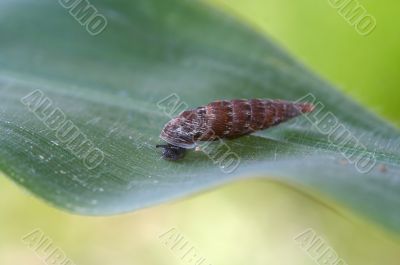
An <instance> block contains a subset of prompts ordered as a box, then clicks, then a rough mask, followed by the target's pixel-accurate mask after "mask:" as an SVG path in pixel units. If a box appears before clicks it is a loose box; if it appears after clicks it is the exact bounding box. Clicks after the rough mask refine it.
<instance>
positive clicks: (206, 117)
mask: <svg viewBox="0 0 400 265" xmlns="http://www.w3.org/2000/svg"><path fill="white" fill-rule="evenodd" d="M313 109H314V106H313V105H312V104H311V103H297V102H290V101H285V100H272V99H249V100H245V99H234V100H219V101H214V102H211V103H209V104H208V105H205V106H201V107H198V108H196V109H192V110H187V111H184V112H182V113H181V114H180V115H179V116H177V117H175V118H173V119H172V120H170V121H169V122H168V123H167V124H166V125H165V126H164V128H163V130H162V131H161V134H160V138H161V139H162V140H164V141H165V142H167V143H168V144H167V145H157V147H163V148H164V152H163V157H164V158H165V159H168V160H178V159H181V158H182V157H183V155H184V152H185V151H186V149H192V148H195V147H196V143H197V142H198V141H213V140H216V139H224V138H228V139H233V138H237V137H240V136H244V135H247V134H251V133H253V132H255V131H259V130H264V129H267V128H269V127H271V126H275V125H278V124H280V123H282V122H285V121H288V120H290V119H292V118H294V117H297V116H299V115H301V114H304V113H309V112H312V111H313Z"/></svg>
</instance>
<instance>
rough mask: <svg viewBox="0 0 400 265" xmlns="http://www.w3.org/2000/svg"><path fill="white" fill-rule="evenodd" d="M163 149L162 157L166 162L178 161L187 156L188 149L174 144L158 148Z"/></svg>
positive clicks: (158, 146) (157, 146)
mask: <svg viewBox="0 0 400 265" xmlns="http://www.w3.org/2000/svg"><path fill="white" fill-rule="evenodd" d="M160 147H161V148H163V152H162V157H163V158H164V159H166V160H171V161H176V160H179V159H182V158H183V157H184V156H185V153H186V149H185V148H182V147H179V146H175V145H172V144H159V145H156V148H160Z"/></svg>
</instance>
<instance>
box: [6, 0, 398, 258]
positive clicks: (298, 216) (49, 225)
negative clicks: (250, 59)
mask: <svg viewBox="0 0 400 265" xmlns="http://www.w3.org/2000/svg"><path fill="white" fill-rule="evenodd" d="M211 2H212V4H215V5H217V6H219V8H222V9H224V10H225V11H227V12H230V13H233V14H235V15H237V16H239V17H240V18H241V19H242V20H244V21H245V22H246V23H249V24H252V25H255V26H256V27H257V28H258V29H259V31H260V32H262V33H264V32H268V34H270V35H272V37H273V38H274V39H275V40H276V41H277V42H278V43H280V44H282V45H283V46H284V47H285V48H286V49H288V50H289V51H290V52H291V53H292V54H294V56H296V57H297V58H299V60H300V61H302V62H303V63H304V64H306V65H307V66H308V67H310V68H311V69H312V70H313V71H315V72H317V73H318V74H320V75H321V76H323V77H324V78H325V79H327V80H329V81H330V82H332V83H334V84H336V85H337V86H338V88H340V89H341V90H343V91H345V93H347V94H348V95H349V96H351V97H352V98H354V99H355V100H357V101H359V102H362V103H363V104H364V105H366V106H368V107H369V108H370V109H371V110H373V111H375V112H377V113H378V114H380V115H383V116H384V117H386V118H387V119H389V120H390V121H392V122H393V123H395V124H397V125H399V124H400V112H399V107H398V104H397V99H398V95H399V92H398V89H397V88H398V87H400V86H399V84H400V76H399V75H398V71H399V69H400V60H399V59H400V50H399V49H398V47H400V34H399V32H398V25H400V17H399V16H398V15H397V14H396V13H397V12H398V10H400V9H399V8H400V2H396V1H394V0H393V1H380V2H378V1H371V0H363V1H360V3H362V4H363V5H364V7H365V8H366V9H367V10H368V11H369V13H371V14H373V15H374V16H375V17H376V20H377V27H376V29H375V30H374V31H373V32H372V34H370V35H369V36H366V37H363V36H360V35H359V34H357V32H356V31H355V29H354V28H353V27H352V26H350V25H349V24H347V22H346V21H345V20H344V19H343V18H342V17H341V16H340V15H339V14H338V13H337V11H336V10H335V9H333V8H332V7H331V6H330V4H329V2H328V0H324V1H316V0H303V1H294V0H280V1H276V0H275V1H270V0H229V1H228V0H214V1H211ZM0 194H1V195H0V196H1V197H0V199H1V201H2V207H1V211H0V227H1V230H0V231H1V233H0V264H2V265H11V264H13V265H14V264H30V265H36V264H45V262H43V261H42V260H41V259H40V257H38V256H36V254H35V252H34V251H33V250H32V249H30V248H28V247H27V246H26V245H25V244H24V243H23V242H22V241H21V238H22V237H23V236H24V235H26V234H28V233H29V232H31V231H33V230H34V229H36V228H40V229H42V230H43V232H45V234H46V235H47V236H49V237H50V238H51V239H52V240H53V242H54V244H55V245H56V246H58V247H60V248H61V249H62V250H63V251H64V252H65V253H66V255H67V256H68V257H69V258H70V259H71V260H72V261H74V263H75V264H86V265H94V264H96V265H97V264H113V265H122V264H124V265H125V264H164V265H165V264H177V265H178V264H188V263H186V262H183V261H181V260H180V259H179V256H177V255H176V253H175V252H173V251H171V250H170V249H169V248H168V247H166V246H165V245H164V244H163V243H162V241H160V239H159V238H158V237H159V235H161V234H162V233H165V232H167V231H168V230H170V229H171V228H176V229H177V230H179V231H180V232H181V233H182V235H184V236H185V238H186V239H187V240H189V241H190V242H191V243H192V244H193V247H196V250H197V252H198V253H199V254H201V255H202V256H204V257H205V258H206V259H207V261H208V262H209V263H210V264H214V265H216V264H219V265H224V264H226V265H228V264H229V265H239V264H246V263H250V264H256V265H258V264H260V265H261V264H296V265H297V264H301V265H303V264H315V262H314V261H313V260H312V259H311V258H310V257H309V256H308V254H307V253H306V252H305V251H303V249H301V248H300V247H299V246H298V245H296V242H295V241H294V240H293V238H294V237H295V236H296V235H298V234H299V233H301V232H303V231H305V230H306V229H307V228H312V229H314V231H315V232H316V233H317V234H318V235H319V236H321V237H323V238H324V239H325V241H326V242H327V243H328V244H329V246H331V247H332V248H333V249H334V250H335V251H336V252H337V253H338V255H339V256H340V257H341V258H342V259H343V260H345V261H346V262H347V264H349V265H350V264H351V265H358V264H363V265H366V264H385V265H396V264H400V240H399V237H398V236H397V235H392V234H390V233H389V232H387V231H384V230H383V229H382V228H380V227H377V226H376V225H375V224H370V223H368V222H367V221H365V220H363V219H362V218H361V217H357V216H353V214H351V213H349V212H347V210H346V209H343V208H341V207H340V206H339V205H334V204H333V203H332V202H328V201H326V200H323V202H321V201H320V200H321V199H316V198H318V197H317V196H309V195H306V194H304V193H302V192H300V191H296V190H295V189H293V188H292V187H289V186H284V185H282V184H279V183H274V182H268V181H263V180H252V181H245V182H238V183H235V184H231V185H228V186H225V187H223V188H220V189H217V190H214V191H211V192H207V193H204V194H200V195H197V196H195V197H192V198H189V199H185V200H181V201H177V202H173V203H168V204H165V205H161V206H157V207H153V208H150V209H145V210H141V211H138V212H135V213H130V214H126V215H120V216H114V217H82V216H75V215H71V214H68V213H65V212H62V211H60V210H58V209H54V208H52V207H50V206H49V205H47V204H46V203H43V202H42V201H39V200H38V199H36V198H33V197H32V196H30V195H29V194H27V193H26V192H25V191H24V190H22V189H20V188H19V187H17V186H16V185H15V184H14V183H12V182H11V181H9V180H8V179H7V178H5V177H1V178H0ZM205 265H208V263H207V264H205Z"/></svg>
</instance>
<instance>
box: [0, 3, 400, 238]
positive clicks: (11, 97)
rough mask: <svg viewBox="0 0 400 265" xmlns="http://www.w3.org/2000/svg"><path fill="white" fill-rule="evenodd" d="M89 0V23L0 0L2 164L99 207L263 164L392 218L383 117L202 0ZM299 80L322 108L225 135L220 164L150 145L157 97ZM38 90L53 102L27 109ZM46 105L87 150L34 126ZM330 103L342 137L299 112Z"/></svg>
mask: <svg viewBox="0 0 400 265" xmlns="http://www.w3.org/2000/svg"><path fill="white" fill-rule="evenodd" d="M91 3H92V4H93V6H94V7H95V8H96V9H97V10H98V12H99V14H102V15H104V16H105V17H106V18H107V22H108V25H107V27H106V28H105V30H104V32H102V33H101V34H98V35H96V36H92V35H91V34H89V33H88V32H87V31H86V27H85V26H84V25H83V26H82V25H81V24H80V23H78V22H77V21H76V20H75V18H74V17H73V16H71V14H70V13H69V10H67V9H66V8H64V7H62V6H61V5H60V4H59V2H57V1H38V0H35V1H33V0H25V1H23V0H18V1H17V0H16V1H3V2H1V3H0V10H1V11H0V12H1V16H0V19H1V21H0V22H1V23H0V34H1V36H2V40H1V42H0V49H1V53H0V91H1V92H0V93H1V100H2V102H1V107H0V130H1V133H0V169H1V170H2V171H3V172H4V173H5V174H6V175H7V176H8V177H10V178H12V179H13V180H14V181H16V182H17V183H19V184H20V185H22V186H24V187H26V188H27V189H28V190H30V191H32V192H33V193H35V194H36V195H37V196H39V197H41V198H43V199H45V200H47V201H49V202H51V203H52V204H54V205H56V206H58V207H61V208H63V209H66V210H69V211H72V212H76V213H81V214H94V215H100V214H113V213H120V212H126V211H131V210H135V209H139V208H142V207H148V206H151V205H154V204H157V203H161V202H164V201H168V200H171V199H175V198H178V197H182V196H184V195H189V194H193V193H194V192H198V191H201V190H204V189H209V188H211V187H215V186H217V185H220V184H223V183H226V182H229V181H233V180H237V179H242V178H247V177H255V176H256V177H257V176H260V177H264V176H273V179H275V180H279V181H282V182H285V183H288V184H291V185H293V186H294V187H296V188H298V189H302V190H303V189H304V190H307V191H308V192H312V193H316V194H318V195H320V196H321V197H322V198H329V199H333V200H335V201H336V202H339V203H341V204H342V205H344V206H346V207H349V208H351V209H353V210H354V211H355V212H357V213H359V214H362V215H364V216H366V217H369V218H370V219H371V220H374V221H375V222H377V223H380V224H382V225H383V226H386V227H387V228H390V229H393V230H395V231H397V232H399V231H400V212H399V211H398V208H399V205H400V196H399V194H400V193H399V192H400V180H399V171H400V168H399V162H400V161H399V158H400V156H399V148H398V147H399V144H400V142H399V140H398V137H399V132H398V131H397V130H396V129H395V128H393V127H391V126H390V125H389V124H388V123H386V122H384V121H382V120H381V119H379V118H377V117H375V116H374V115H373V114H371V113H369V112H368V111H367V110H365V109H364V108H362V107H360V106H358V105H357V104H355V103H354V102H353V101H351V100H350V99H348V98H346V97H345V96H343V95H342V94H341V93H339V92H338V91H336V90H335V89H334V88H332V87H331V86H330V85H329V84H327V83H326V82H325V81H323V80H321V79H320V78H318V77H316V76H315V75H313V74H311V73H310V72H309V71H308V70H307V69H305V68H304V67H303V66H302V65H301V64H299V63H298V62H297V61H295V60H294V59H292V58H291V57H290V56H288V55H287V54H286V52H285V51H283V50H281V49H280V48H279V47H278V46H277V45H276V44H274V43H272V42H271V41H270V40H268V39H267V38H266V37H264V36H261V35H260V34H259V33H257V32H255V31H254V30H252V29H251V28H249V27H248V26H245V25H243V24H241V23H240V22H238V21H236V20H235V19H234V18H232V17H230V16H229V15H226V14H224V13H222V12H220V11H218V10H216V9H214V8H212V7H210V6H208V5H207V4H204V3H202V2H198V1H182V0H179V1H178V0H162V1H161V0H159V1H156V0H135V1H122V0H118V1H115V0H114V1H106V0H101V1H100V0H99V1H91ZM309 93H311V94H312V95H313V96H314V97H315V98H316V102H321V104H323V106H324V107H323V108H320V109H321V111H320V112H317V111H316V112H315V114H314V115H311V116H309V117H300V118H298V119H296V120H294V121H293V122H289V123H286V124H282V125H279V126H278V127H275V128H273V129H269V130H266V131H262V132H259V133H257V134H255V135H251V136H246V137H242V138H239V139H236V140H230V141H225V144H226V145H227V146H229V148H230V149H231V151H232V152H233V153H235V154H237V155H238V156H239V157H240V164H239V167H238V168H237V169H236V170H235V171H233V172H232V173H230V174H225V173H223V171H224V168H221V167H220V166H219V164H218V163H214V162H215V161H213V160H211V159H209V158H208V156H207V155H206V154H204V153H202V152H194V151H192V152H190V153H189V154H188V155H187V156H186V157H185V158H184V159H183V160H182V161H180V162H169V161H165V160H162V159H161V158H160V153H159V150H156V148H155V145H156V144H158V143H160V142H161V141H160V140H159V138H158V135H159V133H160V131H161V129H162V127H163V125H164V124H165V123H166V122H167V121H168V120H169V117H168V115H166V113H164V111H163V110H162V109H160V108H159V107H158V106H157V103H158V102H160V100H162V99H165V98H167V97H168V96H170V95H171V94H176V95H177V96H178V97H179V98H180V100H181V101H182V102H184V103H186V104H188V106H189V107H197V106H200V105H204V104H206V103H209V102H211V101H213V100H216V99H234V98H281V99H286V100H293V101H294V100H297V99H299V98H302V97H304V96H305V95H307V94H309ZM35 96H38V97H37V98H35ZM21 99H23V100H21ZM43 99H48V102H50V103H51V104H50V105H49V108H47V109H44V108H39V109H38V110H36V111H32V110H34V106H35V103H36V102H37V101H36V100H43ZM164 103H165V101H164ZM169 103H170V102H169ZM43 106H44V105H43ZM319 107H321V106H320V105H319ZM54 110H57V111H58V113H59V114H60V113H62V115H65V119H66V120H70V123H69V124H70V125H74V126H76V128H77V130H78V131H79V132H80V133H81V134H80V137H83V138H79V139H80V140H82V139H86V140H87V141H90V144H91V146H92V147H93V148H98V149H96V150H97V151H98V152H97V153H96V151H93V152H94V153H91V156H86V155H84V152H83V151H82V150H85V149H82V150H81V151H82V152H80V153H79V152H74V151H71V150H70V149H71V146H73V145H74V143H70V144H68V141H65V142H63V139H64V140H65V139H67V137H64V138H60V135H59V134H60V129H55V128H54V127H52V126H50V127H49V121H50V120H47V125H46V122H45V121H46V117H47V116H48V115H49V114H50V113H51V112H52V111H54ZM42 111H43V113H44V114H45V115H41V114H40V113H41V112H42ZM328 112H331V113H332V115H333V116H334V117H336V118H337V119H338V120H339V123H340V124H341V125H343V128H346V132H349V133H350V134H351V135H352V136H354V137H355V138H354V139H357V140H354V141H353V142H349V143H346V144H342V143H341V140H342V139H340V138H339V139H336V140H335V139H333V140H332V136H338V135H337V134H327V133H323V131H321V129H323V127H322V125H321V123H320V124H319V126H316V125H315V124H314V125H313V124H312V123H311V122H310V121H309V120H310V119H311V120H312V121H314V122H317V121H318V120H320V119H321V117H323V116H324V113H325V114H326V113H328ZM60 115H61V114H60ZM50 125H51V124H50ZM61 132H62V130H61ZM64 132H65V130H64ZM334 138H335V137H334ZM71 139H72V138H71ZM79 139H78V140H76V141H77V142H79ZM86 143H88V142H86ZM356 143H358V144H356ZM75 144H76V143H75ZM218 144H219V143H218V142H215V143H212V146H214V147H216V146H217V145H218ZM363 146H365V148H366V149H365V150H364V149H363ZM75 147H76V146H75ZM83 147H85V146H83ZM343 152H345V153H347V154H349V153H351V152H354V153H355V156H359V155H370V157H374V158H376V165H375V166H374V167H373V168H372V170H371V171H369V172H367V173H361V172H360V170H357V166H356V164H357V163H355V162H354V161H353V160H350V161H348V160H346V159H345V157H344V153H343ZM96 154H97V155H99V156H97V157H96V156H95V155H96ZM101 154H104V159H102V158H101V157H100V155H101ZM88 157H89V158H88ZM99 157H100V158H99ZM91 158H92V159H93V161H90V159H91ZM96 158H97V160H96ZM96 161H98V162H100V163H99V165H98V166H97V167H96V166H95V165H96V163H97V162H96ZM91 167H92V168H91ZM225 171H226V169H225Z"/></svg>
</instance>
